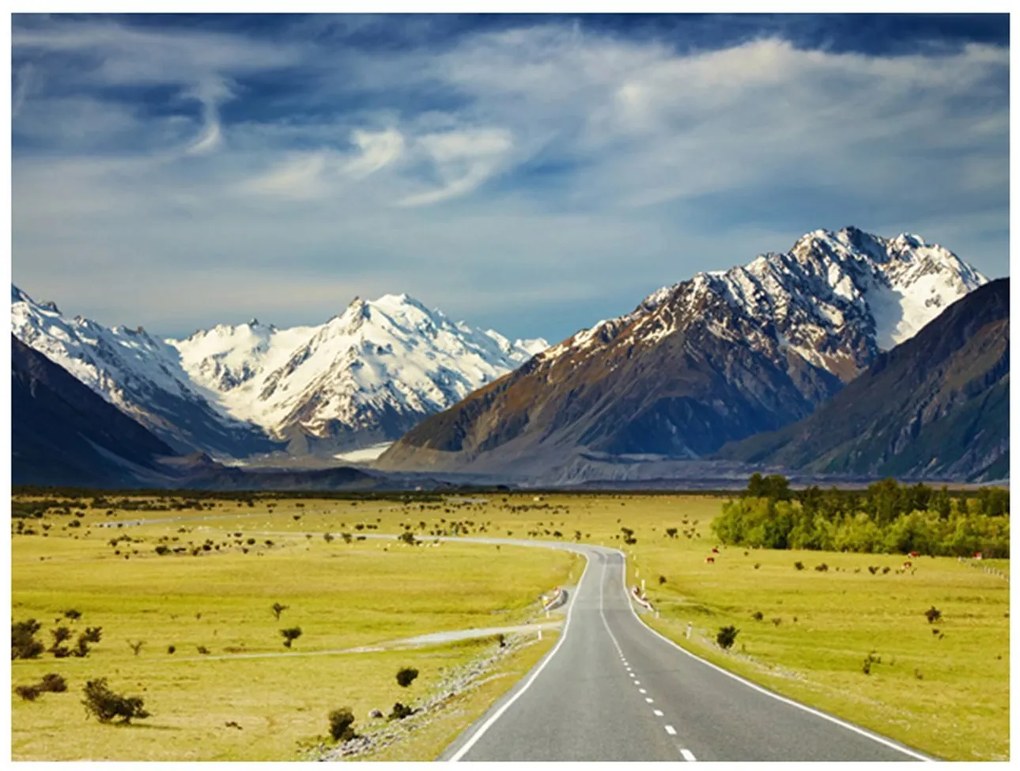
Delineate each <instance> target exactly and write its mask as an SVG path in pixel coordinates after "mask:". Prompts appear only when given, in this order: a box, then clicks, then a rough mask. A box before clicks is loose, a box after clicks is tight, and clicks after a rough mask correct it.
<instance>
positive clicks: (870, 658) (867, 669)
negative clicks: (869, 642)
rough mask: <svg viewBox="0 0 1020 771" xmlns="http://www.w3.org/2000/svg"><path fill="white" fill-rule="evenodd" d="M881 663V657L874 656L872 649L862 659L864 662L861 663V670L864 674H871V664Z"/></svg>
mask: <svg viewBox="0 0 1020 771" xmlns="http://www.w3.org/2000/svg"><path fill="white" fill-rule="evenodd" d="M881 663H882V657H881V656H876V655H875V651H872V652H871V653H869V654H868V655H867V657H866V658H865V659H864V663H863V664H861V671H862V672H863V673H864V674H866V675H870V674H871V665H872V664H881Z"/></svg>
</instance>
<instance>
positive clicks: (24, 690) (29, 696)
mask: <svg viewBox="0 0 1020 771" xmlns="http://www.w3.org/2000/svg"><path fill="white" fill-rule="evenodd" d="M14 692H15V693H16V694H18V696H20V697H21V698H22V699H24V700H25V701H35V700H36V699H37V698H39V694H40V693H42V691H40V690H39V687H38V686H35V685H16V686H14Z"/></svg>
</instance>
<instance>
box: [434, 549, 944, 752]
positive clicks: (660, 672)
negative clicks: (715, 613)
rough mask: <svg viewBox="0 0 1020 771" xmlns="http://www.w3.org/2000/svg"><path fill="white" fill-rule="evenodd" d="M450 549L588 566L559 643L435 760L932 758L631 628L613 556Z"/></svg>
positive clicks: (619, 563)
mask: <svg viewBox="0 0 1020 771" xmlns="http://www.w3.org/2000/svg"><path fill="white" fill-rule="evenodd" d="M451 540H454V539H451ZM456 540H478V541H485V542H490V543H497V542H498V543H508V544H509V543H515V544H517V545H528V546H543V547H552V548H557V547H558V548H566V549H569V550H571V551H576V552H580V553H582V554H584V555H585V556H586V557H587V558H588V565H587V567H586V568H585V572H584V575H583V576H582V578H581V581H580V582H579V585H578V588H577V591H576V593H575V594H574V597H573V598H572V599H571V600H570V604H569V606H568V611H567V622H566V626H565V628H564V632H563V635H562V637H561V638H560V640H559V642H558V643H557V644H556V646H555V647H554V648H553V650H552V651H550V653H549V654H548V655H547V656H546V657H545V658H544V659H543V660H542V661H541V662H539V664H538V665H536V667H535V668H534V669H533V670H532V671H531V672H530V673H529V674H528V676H527V677H525V678H524V679H523V680H522V681H521V682H520V683H518V685H517V686H516V687H515V688H514V689H512V690H511V691H510V693H508V694H506V695H505V696H504V697H503V698H502V699H501V700H500V701H499V702H497V703H496V704H495V705H494V706H493V707H492V709H490V710H489V711H488V712H487V713H486V714H485V715H484V716H483V717H482V718H481V719H479V720H478V721H477V722H476V723H475V724H474V725H472V726H471V727H470V728H469V729H468V730H467V731H465V732H464V733H463V734H462V735H461V736H460V737H458V739H457V740H456V741H455V742H454V743H453V744H452V745H451V746H450V747H449V748H448V749H447V750H446V751H445V752H444V754H443V756H442V757H441V759H443V760H452V761H459V760H482V761H543V760H573V761H583V760H608V761H628V760H632V761H645V760H664V761H682V760H688V761H693V760H726V761H752V760H771V761H794V760H808V761H833V760H843V761H864V760H875V761H895V760H929V759H930V758H927V757H925V756H924V755H922V754H920V753H918V752H916V751H914V750H911V749H909V748H907V747H904V746H902V745H899V744H897V743H895V742H893V741H891V740H889V739H885V738H883V737H880V736H877V735H875V734H872V733H870V732H868V731H865V730H864V729H861V728H857V727H856V726H852V725H850V724H848V723H845V722H842V721H840V720H838V719H836V718H833V717H830V716H828V715H824V714H823V713H821V712H818V711H816V710H812V709H810V708H808V707H804V706H802V705H799V704H797V703H795V702H793V701H791V700H788V699H785V698H783V697H780V696H777V695H775V694H773V693H771V692H769V691H766V690H765V689H763V688H760V687H759V686H756V685H754V684H752V683H749V682H747V681H745V680H743V679H741V678H739V677H736V676H735V675H731V674H729V673H727V672H725V671H723V670H721V669H719V668H718V667H715V666H714V665H712V664H709V663H707V662H705V661H702V660H701V659H698V658H697V657H695V656H693V655H691V654H689V653H686V652H684V651H682V650H681V649H680V648H679V647H677V646H676V645H675V644H674V643H672V642H670V641H668V640H667V639H666V638H664V637H662V636H661V635H659V634H658V633H656V632H654V631H652V630H651V629H649V628H648V627H646V626H645V625H644V624H643V623H642V622H641V621H640V620H639V619H638V617H637V614H636V613H635V611H634V609H633V607H632V605H631V602H630V599H629V598H628V596H627V592H626V589H625V586H624V578H625V573H624V557H623V554H622V553H620V552H619V551H616V550H615V549H607V548H600V547H594V546H581V545H574V544H571V545H566V544H550V543H541V542H534V541H532V542H528V541H512V540H510V539H506V540H502V539H470V538H465V539H456Z"/></svg>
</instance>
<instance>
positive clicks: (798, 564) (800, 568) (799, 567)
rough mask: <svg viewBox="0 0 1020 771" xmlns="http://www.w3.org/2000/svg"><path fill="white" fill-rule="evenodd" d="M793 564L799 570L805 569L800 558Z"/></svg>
mask: <svg viewBox="0 0 1020 771" xmlns="http://www.w3.org/2000/svg"><path fill="white" fill-rule="evenodd" d="M793 566H794V567H795V568H797V570H803V569H804V563H803V562H801V561H800V560H798V561H797V562H794V563H793Z"/></svg>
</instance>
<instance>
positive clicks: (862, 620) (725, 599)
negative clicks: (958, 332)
mask: <svg viewBox="0 0 1020 771" xmlns="http://www.w3.org/2000/svg"><path fill="white" fill-rule="evenodd" d="M663 503H664V502H663V501H655V500H654V499H647V500H646V501H644V502H643V503H642V502H639V501H635V506H634V507H633V514H631V515H630V516H629V517H628V518H629V519H631V520H632V522H633V524H631V525H629V527H631V528H633V529H634V530H635V537H636V538H637V543H636V544H634V545H632V546H630V547H624V548H625V550H626V551H628V552H629V553H630V559H629V564H628V568H629V582H630V583H631V584H635V583H638V582H640V581H641V580H642V579H644V581H645V586H646V589H647V592H648V596H649V599H650V600H651V601H652V603H653V604H654V605H655V607H656V608H657V609H658V610H659V614H660V617H659V618H658V619H655V618H647V617H646V620H647V621H648V623H649V624H650V625H651V626H652V627H653V628H655V629H658V630H659V631H661V632H662V633H664V634H665V635H666V636H668V637H670V638H672V639H673V640H675V641H677V642H679V643H680V644H681V645H682V646H683V647H685V648H687V649H689V650H691V651H692V652H694V653H696V654H698V655H701V656H703V657H705V658H707V659H709V660H710V661H712V662H714V663H716V664H719V665H721V666H723V667H725V668H727V669H730V670H732V671H734V672H737V673H738V674H741V675H743V676H745V677H747V678H749V679H751V680H753V681H755V682H758V683H761V684H763V685H765V686H767V687H769V688H771V689H773V690H775V691H777V692H779V693H781V694H784V695H787V696H790V697H793V698H795V699H798V700H800V701H803V702H805V703H807V704H810V705H812V706H815V707H819V708H821V709H824V710H826V711H828V712H830V713H832V714H835V715H838V716H840V717H842V718H844V719H848V720H851V721H853V722H855V723H857V724H859V725H862V726H865V727H868V728H871V729H873V730H875V731H877V732H879V733H882V734H884V735H887V736H890V737H892V738H894V739H897V740H899V741H902V742H904V743H906V744H908V745H910V746H914V747H916V748H918V749H921V750H923V751H925V752H927V753H930V754H932V755H935V756H937V757H942V758H947V759H953V760H1004V759H1007V758H1008V757H1009V584H1008V582H1007V581H1006V580H1004V579H1003V578H1001V577H998V576H995V575H991V574H988V573H985V572H984V571H982V570H978V569H974V568H973V567H970V566H969V565H967V564H964V563H960V562H959V561H957V560H956V559H953V558H946V557H938V558H933V557H920V558H914V559H910V558H909V557H905V556H903V555H868V554H841V553H832V552H814V551H774V550H754V549H752V550H745V549H743V548H740V547H734V546H722V545H721V544H718V542H717V541H715V540H714V539H713V538H712V537H711V530H710V528H709V522H710V519H711V516H712V515H711V514H710V512H708V511H706V506H705V501H704V500H702V501H700V502H697V503H694V502H692V503H693V504H694V505H692V506H691V507H690V508H688V509H684V508H683V507H679V508H678V509H675V510H676V514H674V513H673V512H672V511H669V510H663ZM713 505H714V506H715V507H718V504H717V503H715V504H713ZM663 515H665V516H663ZM685 517H686V518H687V519H688V522H689V523H691V524H689V525H688V526H687V527H688V528H689V527H690V526H691V525H692V524H693V523H694V522H695V521H697V522H698V523H699V524H698V526H697V529H698V531H699V532H700V533H701V534H702V537H700V538H693V539H687V538H685V537H683V536H682V535H680V536H679V537H678V538H677V539H670V538H666V537H664V536H663V532H662V531H663V525H666V526H669V527H678V528H680V530H681V531H682V530H683V528H684V525H683V524H682V521H683V519H684V518H685ZM653 522H655V523H656V525H655V527H656V532H652V531H651V527H652V526H653V525H652V523H653ZM716 547H718V548H719V553H717V554H716V553H713V551H712V549H713V548H716ZM708 557H711V558H712V559H713V560H714V562H712V563H709V562H707V561H706V558H708ZM797 562H800V563H802V565H803V569H802V570H798V569H797V568H796V567H795V563H797ZM905 562H909V563H910V566H909V567H907V568H905V567H904V563H905ZM822 564H825V565H827V567H828V570H826V571H824V572H823V571H819V570H816V569H815V568H816V567H817V566H820V565H822ZM756 565H757V566H758V567H755V566H756ZM869 567H876V568H878V570H877V571H876V573H875V574H872V573H871V572H870V571H869V569H868V568H869ZM999 567H1000V569H1002V567H1001V566H999ZM886 568H888V572H884V571H885V569H886ZM1006 569H1008V561H1007V565H1006ZM660 576H662V577H663V578H665V583H660V581H659V577H660ZM933 606H934V607H935V608H937V609H938V610H939V611H940V612H941V614H942V618H941V619H940V620H938V621H935V622H934V623H929V622H928V620H927V618H926V617H925V611H926V610H928V609H929V608H931V607H933ZM757 613H761V614H762V619H761V620H760V621H759V620H756V618H755V614H757ZM776 619H778V623H776V621H775V620H776ZM688 623H690V624H691V625H692V635H691V638H690V639H689V640H688V639H687V637H686V633H687V625H688ZM728 625H734V626H736V627H737V628H738V629H739V630H740V632H739V634H738V636H737V639H736V643H735V645H734V646H733V648H732V649H731V651H729V652H723V651H722V650H721V649H720V648H719V647H718V645H717V644H716V641H715V637H716V634H717V633H718V631H719V629H720V628H721V627H723V626H728ZM935 630H938V631H937V632H935ZM869 656H871V657H872V661H871V665H870V674H865V672H864V669H865V660H866V659H868V658H869Z"/></svg>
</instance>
